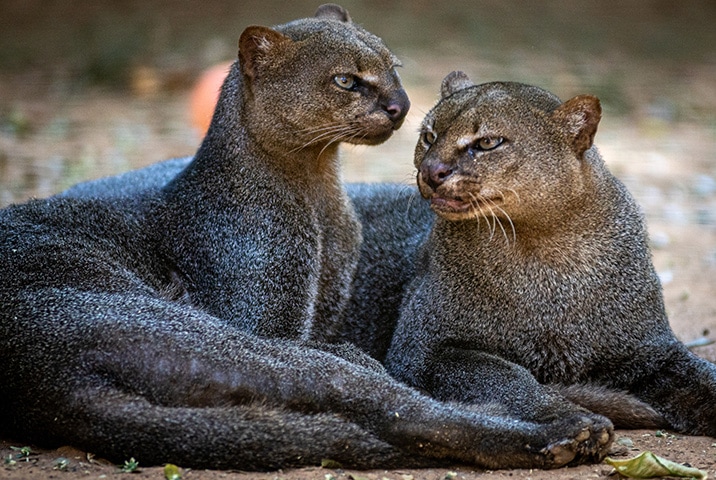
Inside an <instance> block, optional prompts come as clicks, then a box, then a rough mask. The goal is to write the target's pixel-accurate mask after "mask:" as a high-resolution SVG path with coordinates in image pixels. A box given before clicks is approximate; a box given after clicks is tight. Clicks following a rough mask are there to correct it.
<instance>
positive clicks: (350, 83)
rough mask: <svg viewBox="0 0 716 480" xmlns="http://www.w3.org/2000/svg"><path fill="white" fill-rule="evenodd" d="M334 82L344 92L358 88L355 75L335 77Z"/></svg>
mask: <svg viewBox="0 0 716 480" xmlns="http://www.w3.org/2000/svg"><path fill="white" fill-rule="evenodd" d="M333 82H334V83H335V84H336V85H338V86H339V87H341V88H343V89H344V90H351V89H352V88H353V87H355V86H356V79H355V77H354V76H353V75H348V74H343V73H342V74H340V75H336V76H335V77H333Z"/></svg>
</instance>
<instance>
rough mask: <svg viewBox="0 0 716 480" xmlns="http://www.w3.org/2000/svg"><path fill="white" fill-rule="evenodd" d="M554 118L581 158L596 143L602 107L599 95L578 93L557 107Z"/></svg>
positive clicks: (553, 113) (553, 114)
mask: <svg viewBox="0 0 716 480" xmlns="http://www.w3.org/2000/svg"><path fill="white" fill-rule="evenodd" d="M552 118H553V119H554V120H555V121H556V122H557V123H558V125H559V126H560V127H561V128H562V131H563V132H564V133H565V135H566V137H567V138H568V139H569V140H570V141H571V142H572V150H574V153H576V154H577V156H579V157H580V158H581V157H582V156H583V155H584V152H586V151H587V150H588V149H589V148H590V147H591V146H592V144H593V143H594V135H595V134H596V133H597V126H598V125H599V120H601V118H602V107H601V105H600V104H599V99H598V98H597V97H594V96H592V95H578V96H576V97H574V98H571V99H569V100H567V101H566V102H564V103H563V104H562V105H560V106H559V107H557V109H556V110H555V111H554V112H552Z"/></svg>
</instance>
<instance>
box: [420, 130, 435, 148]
mask: <svg viewBox="0 0 716 480" xmlns="http://www.w3.org/2000/svg"><path fill="white" fill-rule="evenodd" d="M437 139H438V135H437V133H435V132H433V131H432V130H425V131H424V132H423V143H425V145H432V144H433V143H435V140H437Z"/></svg>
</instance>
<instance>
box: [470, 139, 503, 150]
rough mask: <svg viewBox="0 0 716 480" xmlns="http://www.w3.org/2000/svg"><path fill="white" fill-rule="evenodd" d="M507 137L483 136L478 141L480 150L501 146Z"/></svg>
mask: <svg viewBox="0 0 716 480" xmlns="http://www.w3.org/2000/svg"><path fill="white" fill-rule="evenodd" d="M504 141H505V139H504V138H502V137H483V138H480V139H479V140H478V141H477V147H478V148H479V149H480V150H492V149H494V148H497V147H499V146H500V145H501V144H502V142H504Z"/></svg>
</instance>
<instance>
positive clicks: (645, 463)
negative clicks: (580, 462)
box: [604, 452, 708, 480]
mask: <svg viewBox="0 0 716 480" xmlns="http://www.w3.org/2000/svg"><path fill="white" fill-rule="evenodd" d="M604 461H605V462H607V463H608V464H609V465H611V466H612V467H614V469H615V470H616V471H617V472H618V473H620V474H622V475H624V476H625V477H630V478H654V477H690V478H696V479H699V480H706V478H708V474H707V473H706V472H705V471H703V470H699V469H697V468H692V467H687V466H685V465H681V464H680V463H676V462H672V461H671V460H667V459H665V458H661V457H659V456H658V455H654V454H653V453H651V452H643V453H641V454H639V455H637V456H636V457H634V458H629V459H627V460H614V459H611V458H605V459H604Z"/></svg>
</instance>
